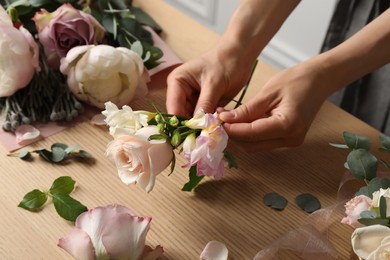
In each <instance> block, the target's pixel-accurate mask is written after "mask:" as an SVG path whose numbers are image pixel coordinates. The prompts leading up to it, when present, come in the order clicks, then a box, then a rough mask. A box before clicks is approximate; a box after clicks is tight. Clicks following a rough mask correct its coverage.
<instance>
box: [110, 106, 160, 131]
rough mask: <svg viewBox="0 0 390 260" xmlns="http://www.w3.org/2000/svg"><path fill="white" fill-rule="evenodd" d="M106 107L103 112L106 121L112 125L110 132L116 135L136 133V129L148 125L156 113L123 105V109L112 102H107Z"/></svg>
mask: <svg viewBox="0 0 390 260" xmlns="http://www.w3.org/2000/svg"><path fill="white" fill-rule="evenodd" d="M105 107H106V109H105V110H104V111H103V112H102V114H103V115H104V116H105V119H104V121H105V122H106V124H107V125H108V126H109V127H110V134H111V135H112V136H114V137H115V136H116V135H123V134H128V135H134V134H135V132H136V131H138V130H139V129H141V128H142V127H144V126H147V125H148V121H149V120H151V119H152V118H153V117H154V116H155V115H156V113H151V112H147V111H133V110H132V109H131V107H129V106H123V107H122V109H118V107H117V106H116V105H115V104H114V103H112V102H106V103H105Z"/></svg>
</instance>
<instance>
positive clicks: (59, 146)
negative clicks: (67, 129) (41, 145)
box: [51, 143, 68, 150]
mask: <svg viewBox="0 0 390 260" xmlns="http://www.w3.org/2000/svg"><path fill="white" fill-rule="evenodd" d="M53 148H61V149H62V150H66V149H67V148H68V146H67V145H66V144H63V143H54V144H52V145H51V149H52V150H53Z"/></svg>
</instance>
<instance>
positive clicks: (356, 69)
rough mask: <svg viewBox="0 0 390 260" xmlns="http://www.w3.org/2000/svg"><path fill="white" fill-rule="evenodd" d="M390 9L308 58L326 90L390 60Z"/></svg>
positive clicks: (356, 77) (330, 89)
mask: <svg viewBox="0 0 390 260" xmlns="http://www.w3.org/2000/svg"><path fill="white" fill-rule="evenodd" d="M389 25H390V9H388V10H387V11H385V12H384V13H383V14H382V15H380V16H379V17H377V18H376V19H375V20H374V21H372V22H371V23H370V24H368V25H367V26H365V28H363V29H362V30H361V31H359V32H358V33H356V34H355V35H354V36H353V37H351V38H350V39H348V40H346V41H345V42H344V43H342V44H340V45H338V46H337V47H335V48H333V49H332V50H330V51H328V52H325V53H323V54H321V55H319V56H317V57H315V58H314V59H313V61H309V63H310V62H312V63H314V64H317V65H318V66H316V65H314V66H313V67H314V68H317V69H318V71H317V72H318V73H319V74H320V75H321V76H322V79H323V80H327V81H330V82H329V83H330V84H329V86H328V87H329V89H328V92H329V93H328V94H331V93H332V92H334V91H336V90H338V89H340V88H342V87H344V86H346V85H347V84H349V83H351V82H353V81H355V80H357V79H359V78H361V77H363V76H364V75H366V74H368V73H370V72H372V71H374V70H375V69H378V68H380V67H382V66H383V65H385V64H387V63H389V62H390V26H389Z"/></svg>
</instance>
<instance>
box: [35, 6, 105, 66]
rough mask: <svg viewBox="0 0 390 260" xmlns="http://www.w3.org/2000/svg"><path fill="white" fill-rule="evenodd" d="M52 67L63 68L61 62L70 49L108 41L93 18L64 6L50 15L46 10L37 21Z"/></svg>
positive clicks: (39, 15) (36, 17)
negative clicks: (104, 40) (104, 39)
mask: <svg viewBox="0 0 390 260" xmlns="http://www.w3.org/2000/svg"><path fill="white" fill-rule="evenodd" d="M33 20H34V22H35V25H36V27H37V30H38V37H39V41H40V42H41V43H42V45H43V47H44V50H45V54H46V58H47V61H48V64H49V65H50V66H51V67H53V68H59V66H60V59H61V58H62V57H65V56H66V54H67V53H68V51H69V50H70V49H72V48H73V47H76V46H80V45H89V44H97V43H98V42H100V41H101V40H102V39H103V37H104V28H103V26H102V25H100V24H99V22H98V21H97V20H96V19H95V18H94V17H93V16H91V15H89V14H87V13H84V12H82V11H79V10H77V9H75V8H74V7H73V6H72V5H70V4H63V5H62V6H60V7H59V8H58V9H57V10H56V11H54V12H52V13H49V12H48V11H46V10H44V9H42V10H41V11H40V12H37V13H36V14H35V16H34V18H33Z"/></svg>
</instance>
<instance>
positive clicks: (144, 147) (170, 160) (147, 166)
mask: <svg viewBox="0 0 390 260" xmlns="http://www.w3.org/2000/svg"><path fill="white" fill-rule="evenodd" d="M105 106H106V109H105V110H104V111H103V112H102V114H103V115H104V116H105V122H106V124H107V125H108V126H109V132H110V134H111V135H112V136H113V137H114V140H113V141H111V142H110V143H109V144H108V147H107V155H108V156H109V157H110V158H111V159H112V160H113V161H114V162H115V165H116V167H117V169H118V175H119V177H120V179H121V180H122V182H124V183H125V184H132V183H135V184H137V185H138V186H140V187H141V188H143V189H144V190H145V191H146V192H150V191H151V190H152V189H153V187H154V184H155V180H156V176H157V175H158V174H160V173H161V172H162V171H163V170H164V169H165V168H167V167H168V165H169V164H171V172H172V171H173V169H174V167H175V153H174V152H173V151H174V150H175V149H179V150H180V151H182V152H183V154H184V157H185V158H186V159H187V161H188V163H187V164H186V165H183V167H184V168H189V181H188V183H186V184H185V185H184V187H183V188H182V190H184V191H191V190H192V189H193V188H195V187H196V186H197V185H198V183H199V182H200V181H201V180H202V178H203V177H204V176H212V177H214V178H215V179H220V178H221V177H222V176H223V175H224V168H225V160H224V158H226V160H227V162H228V164H229V166H230V167H232V166H235V162H234V160H233V158H232V157H231V156H230V155H229V153H227V152H226V151H225V148H226V146H227V141H228V135H227V134H226V132H225V130H224V128H223V127H222V122H221V121H220V120H219V119H218V115H217V113H214V114H209V113H204V111H203V110H199V111H198V112H197V113H196V114H195V116H194V117H193V118H191V119H188V120H187V119H185V118H181V117H179V116H176V115H170V114H163V113H161V112H159V111H156V112H148V111H133V110H132V109H131V108H130V107H129V106H126V105H125V106H123V107H122V108H121V109H119V108H118V107H117V106H116V105H115V104H113V103H111V102H107V103H106V104H105Z"/></svg>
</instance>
